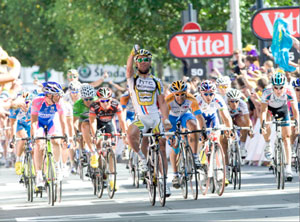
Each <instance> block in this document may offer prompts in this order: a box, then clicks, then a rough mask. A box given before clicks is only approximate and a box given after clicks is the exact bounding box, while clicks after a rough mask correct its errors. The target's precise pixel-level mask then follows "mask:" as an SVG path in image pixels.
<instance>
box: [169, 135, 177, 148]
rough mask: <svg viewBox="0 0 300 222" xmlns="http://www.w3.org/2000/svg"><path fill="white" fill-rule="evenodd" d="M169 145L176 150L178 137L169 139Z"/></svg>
mask: <svg viewBox="0 0 300 222" xmlns="http://www.w3.org/2000/svg"><path fill="white" fill-rule="evenodd" d="M168 143H169V145H170V146H171V147H173V148H174V149H176V148H177V147H178V139H177V137H176V136H175V137H173V136H171V137H169V139H168Z"/></svg>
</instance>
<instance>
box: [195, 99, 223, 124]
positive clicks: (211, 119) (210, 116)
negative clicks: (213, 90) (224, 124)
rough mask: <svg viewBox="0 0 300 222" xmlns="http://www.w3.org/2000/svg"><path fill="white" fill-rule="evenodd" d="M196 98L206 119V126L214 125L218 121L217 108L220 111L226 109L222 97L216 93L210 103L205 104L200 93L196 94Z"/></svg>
mask: <svg viewBox="0 0 300 222" xmlns="http://www.w3.org/2000/svg"><path fill="white" fill-rule="evenodd" d="M196 99H197V101H198V104H199V107H200V110H201V112H202V115H203V117H204V119H205V121H206V127H216V126H217V124H218V123H219V119H218V115H217V110H220V111H222V110H224V109H226V105H225V102H224V100H223V99H222V97H221V96H220V95H218V94H216V95H215V97H214V98H213V100H212V101H211V103H210V104H207V103H206V102H205V101H204V99H203V98H202V96H201V94H196Z"/></svg>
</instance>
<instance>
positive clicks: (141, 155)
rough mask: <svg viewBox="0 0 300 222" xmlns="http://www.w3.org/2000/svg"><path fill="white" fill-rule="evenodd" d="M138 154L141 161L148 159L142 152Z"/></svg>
mask: <svg viewBox="0 0 300 222" xmlns="http://www.w3.org/2000/svg"><path fill="white" fill-rule="evenodd" d="M137 154H138V155H139V157H140V158H141V159H146V158H145V156H144V154H143V152H142V151H141V150H140V151H139V152H138V153H137Z"/></svg>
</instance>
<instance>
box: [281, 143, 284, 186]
mask: <svg viewBox="0 0 300 222" xmlns="http://www.w3.org/2000/svg"><path fill="white" fill-rule="evenodd" d="M282 145H283V144H282ZM284 168H285V152H284V146H282V147H281V152H280V187H281V189H282V190H283V189H284V185H285V184H284V183H285V169H284Z"/></svg>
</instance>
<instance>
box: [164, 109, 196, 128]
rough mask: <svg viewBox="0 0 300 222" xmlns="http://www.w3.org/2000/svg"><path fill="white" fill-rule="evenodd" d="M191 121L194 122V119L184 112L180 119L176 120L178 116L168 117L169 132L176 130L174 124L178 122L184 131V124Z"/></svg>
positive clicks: (191, 115) (190, 114)
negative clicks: (169, 123)
mask: <svg viewBox="0 0 300 222" xmlns="http://www.w3.org/2000/svg"><path fill="white" fill-rule="evenodd" d="M191 119H192V120H195V121H196V117H195V116H194V115H193V114H192V113H190V112H186V113H185V114H183V115H182V116H181V117H180V118H178V116H172V115H169V120H170V122H171V124H172V129H170V132H174V131H175V130H176V124H177V122H178V121H181V126H183V128H185V129H186V128H187V127H186V123H187V121H188V120H191Z"/></svg>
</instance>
